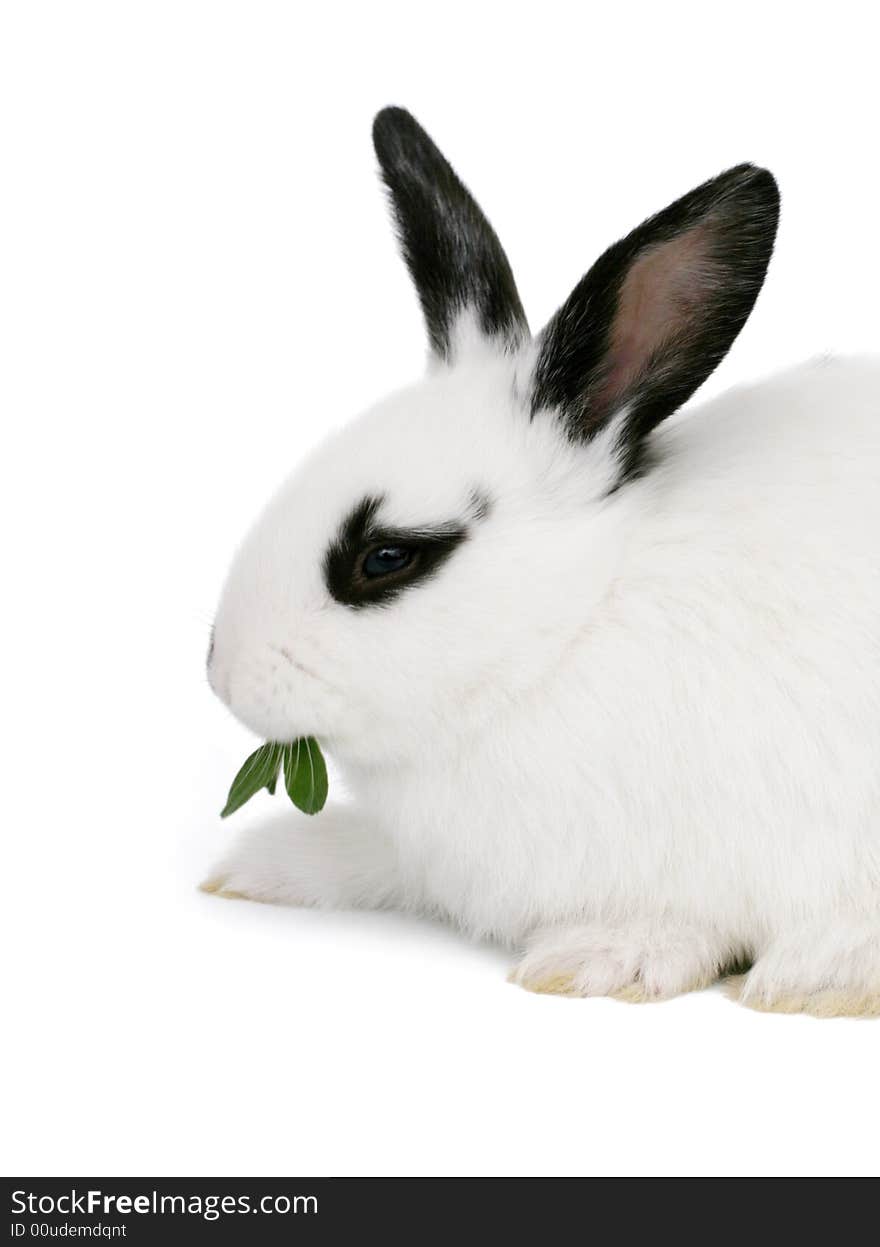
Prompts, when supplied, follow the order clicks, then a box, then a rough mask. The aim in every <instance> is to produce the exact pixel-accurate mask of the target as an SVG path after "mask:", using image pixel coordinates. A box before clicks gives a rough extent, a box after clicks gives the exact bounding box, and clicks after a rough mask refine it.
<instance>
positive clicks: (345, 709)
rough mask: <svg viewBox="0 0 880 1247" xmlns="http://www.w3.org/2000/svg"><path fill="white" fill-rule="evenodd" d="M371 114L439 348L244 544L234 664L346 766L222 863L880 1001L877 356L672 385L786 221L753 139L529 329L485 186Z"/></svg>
mask: <svg viewBox="0 0 880 1247" xmlns="http://www.w3.org/2000/svg"><path fill="white" fill-rule="evenodd" d="M376 146H377V151H378V153H379V157H380V162H381V163H382V168H383V172H384V174H385V177H386V181H387V183H388V186H389V189H390V190H391V192H392V198H393V201H394V204H395V208H396V211H397V215H398V224H399V226H400V230H401V237H402V242H403V246H404V251H405V254H406V258H407V261H408V263H409V266H410V269H411V271H412V273H413V276H414V278H415V280H416V285H417V288H418V291H419V295H420V298H421V302H422V307H423V310H424V312H425V317H426V320H427V324H428V329H429V335H430V339H431V343H432V347H433V352H434V356H435V366H434V368H433V369H432V371H431V374H430V376H429V378H428V379H427V380H426V381H424V382H422V383H420V384H419V385H418V386H415V387H413V388H412V389H410V390H408V391H404V392H402V393H400V394H398V395H395V396H393V397H392V398H391V399H389V400H387V401H386V402H385V403H383V404H381V405H380V406H379V407H377V408H375V409H374V410H373V411H371V412H370V413H368V414H367V415H366V416H365V417H363V418H362V419H361V420H360V421H358V422H356V423H355V424H354V425H353V426H351V427H350V428H349V429H348V430H346V431H345V432H344V433H343V434H341V435H340V436H339V437H338V438H336V439H334V440H332V441H330V442H329V443H327V444H326V445H325V447H323V448H322V449H320V450H319V451H318V452H317V453H316V454H315V455H313V456H312V458H311V459H310V460H309V461H308V462H307V463H306V464H305V465H304V466H303V467H302V468H301V469H300V470H299V471H298V472H297V473H296V475H295V476H294V477H293V478H292V480H291V481H290V482H288V484H287V485H286V486H285V487H284V488H283V489H282V491H281V492H280V493H279V495H278V496H277V498H276V499H275V501H274V502H273V503H272V504H271V505H270V507H269V508H268V510H267V511H266V512H265V514H264V515H263V517H262V519H261V520H260V521H259V523H258V524H257V526H256V527H255V529H254V531H253V532H252V534H251V536H250V537H249V539H248V540H247V542H246V543H245V545H244V546H243V547H242V549H241V551H240V552H239V554H238V556H237V558H236V561H235V563H234V565H233V569H232V572H231V573H230V577H229V581H228V583H227V586H226V589H225V590H224V594H223V599H222V601H221V605H220V609H219V611H218V615H217V621H216V628H215V644H214V646H213V650H212V656H211V658H210V660H209V676H210V679H211V683H212V684H213V686H214V688H215V689H216V690H217V692H218V693H219V694H220V695H221V696H222V697H223V699H224V700H225V701H226V702H227V703H228V704H229V705H230V707H231V708H232V710H233V711H234V712H235V713H236V714H237V715H238V717H239V718H241V719H242V720H243V721H244V722H245V723H247V724H248V725H249V726H250V727H252V728H253V729H254V730H255V731H256V732H258V733H259V734H260V735H262V736H264V737H265V738H267V739H276V740H289V739H292V738H295V737H297V736H300V735H306V734H314V735H316V736H318V738H319V739H320V740H321V741H322V743H323V744H325V745H326V746H327V748H328V750H329V751H330V753H331V755H332V756H333V757H334V758H335V760H336V761H337V763H338V765H339V768H340V770H341V772H342V774H343V776H344V777H345V779H346V781H347V787H348V788H349V789H350V792H351V796H352V802H351V804H350V805H340V806H337V807H336V808H333V807H331V808H330V809H329V810H327V811H325V812H324V813H322V814H321V815H320V816H319V818H318V819H317V820H315V821H314V822H310V821H309V820H305V819H299V820H298V819H297V818H296V817H294V816H288V817H286V818H284V819H282V820H280V821H276V822H275V823H274V824H273V825H271V826H269V827H265V828H262V829H259V830H258V831H257V832H255V833H253V834H251V835H249V836H247V837H246V838H245V839H244V840H243V841H242V842H241V843H240V844H239V845H238V846H237V847H236V848H235V849H234V850H233V852H232V854H231V855H230V856H229V857H228V858H227V859H226V860H225V861H224V862H223V863H222V864H221V865H220V867H218V869H217V871H216V872H215V874H214V876H213V877H212V879H211V880H210V881H209V883H208V885H206V886H207V887H208V888H209V890H213V891H220V892H222V893H224V894H233V895H244V896H250V897H253V898H255V899H260V900H275V901H280V902H288V903H298V904H313V905H328V906H333V905H361V906H371V907H380V906H393V907H396V908H402V909H407V910H411V911H417V912H424V913H434V914H440V915H442V916H444V917H446V918H448V919H450V920H451V921H453V922H455V923H456V924H457V925H458V926H460V927H461V928H463V929H464V930H466V931H468V932H470V933H471V934H473V935H475V936H479V937H490V938H493V939H497V940H500V941H502V942H504V943H506V944H509V945H511V946H514V947H522V946H525V953H524V956H523V958H522V959H521V961H520V963H519V965H518V967H517V970H516V972H515V978H516V979H517V981H519V982H521V983H523V984H524V985H526V986H529V987H532V988H534V989H535V990H546V991H555V992H563V993H568V994H576V995H595V994H624V995H627V996H629V997H630V998H641V999H657V998H662V997H665V996H668V995H671V994H673V993H675V992H679V991H684V990H687V989H689V988H692V987H695V986H699V985H702V984H705V983H708V982H711V981H713V980H714V979H716V978H717V977H718V976H719V975H720V974H721V973H723V972H724V971H725V970H726V969H728V968H729V967H730V966H732V965H734V964H738V963H745V962H747V961H753V962H754V966H753V968H752V969H751V971H750V973H749V975H748V977H747V979H746V980H745V987H744V991H743V998H744V999H745V1000H747V1002H749V1003H752V1004H755V1005H756V1006H758V1007H766V1008H779V1009H794V1008H801V1009H806V1010H808V1011H812V1012H816V1013H842V1012H846V1013H869V1012H878V1011H880V748H878V746H880V549H878V546H880V361H871V360H841V361H829V360H825V361H818V362H816V363H812V364H809V365H806V366H804V367H802V368H798V369H794V370H792V371H791V372H788V373H786V374H784V375H781V376H779V377H777V378H775V379H772V380H770V381H767V382H764V383H762V384H760V385H755V386H752V387H745V388H742V389H738V390H734V391H731V392H730V393H728V394H726V395H724V396H723V397H721V398H719V399H716V400H714V401H712V402H710V403H707V404H704V405H703V406H700V407H695V408H694V409H693V410H691V411H689V412H686V413H683V414H682V415H681V416H678V417H676V418H675V419H673V420H668V422H666V423H663V421H664V420H665V419H666V418H667V417H669V416H671V415H672V414H673V413H674V412H675V411H676V410H677V408H678V407H679V406H680V405H681V404H682V403H683V402H685V401H686V399H687V398H688V397H689V395H690V394H691V393H692V392H693V391H694V389H695V388H696V387H697V386H698V385H699V384H700V383H701V382H702V380H704V379H705V377H706V376H708V375H709V373H710V372H711V371H712V368H713V367H714V366H715V364H717V362H718V360H719V359H720V358H721V357H722V356H723V354H724V353H725V352H726V350H727V349H728V347H729V346H730V344H731V342H732V341H733V339H734V338H735V336H736V334H737V332H738V331H739V329H740V327H741V326H742V324H743V323H744V321H745V319H746V317H747V315H748V313H749V311H750V309H751V306H752V303H753V302H754V299H755V297H756V295H757V293H758V290H759V289H760V286H761V283H762V281H763V277H764V271H765V269H766V265H767V262H768V260H769V257H770V251H771V248H772V241H773V235H774V233H775V226H776V210H777V202H778V199H777V194H776V188H775V183H774V182H773V180H772V178H771V177H770V175H769V174H767V173H766V172H764V171H762V170H757V169H754V168H752V167H751V166H741V167H739V168H737V169H734V170H731V171H729V172H728V173H726V174H723V175H722V176H721V177H720V178H717V179H715V180H714V181H713V182H710V183H706V184H705V185H704V186H702V187H699V188H698V189H697V190H696V191H694V192H692V193H691V194H690V195H688V196H685V197H684V198H683V199H682V200H680V201H678V202H677V203H676V204H674V205H672V206H671V207H670V208H669V209H667V210H666V211H665V212H664V213H661V214H658V216H656V217H653V218H650V219H649V220H648V221H647V222H645V224H644V225H642V226H640V227H639V228H638V229H637V230H635V231H633V233H632V234H630V235H629V236H628V237H627V238H626V239H624V240H623V241H622V242H620V243H618V244H616V245H615V246H614V247H612V248H611V249H610V250H609V251H608V252H606V254H605V255H604V256H603V257H602V258H601V259H600V260H599V261H598V262H597V264H596V265H595V266H594V268H593V269H591V270H590V272H589V273H588V274H587V276H586V277H585V278H584V279H583V280H582V282H581V283H579V285H578V286H577V287H576V288H575V291H574V292H573V294H572V295H571V296H570V298H569V300H568V301H567V302H566V303H565V304H564V305H563V307H562V308H561V309H560V311H559V312H558V313H557V315H556V317H554V318H553V320H552V321H551V322H550V324H549V325H548V326H547V327H546V329H545V330H544V332H543V333H542V334H541V335H540V336H539V337H538V338H536V339H531V337H530V335H529V332H528V326H527V325H526V323H525V317H524V314H523V312H522V308H521V305H520V304H519V299H518V295H517V293H516V288H515V286H514V285H513V279H512V276H511V274H510V270H509V266H508V265H507V261H506V259H505V257H504V254H503V252H502V251H501V249H500V244H498V240H497V239H496V238H495V235H494V233H493V232H492V230H491V227H490V226H489V225H488V222H486V220H485V218H484V217H483V216H482V214H481V213H480V211H479V209H478V208H477V206H476V204H475V203H474V201H473V200H472V199H471V197H470V195H469V193H468V192H467V191H466V190H465V188H464V187H463V186H462V185H461V183H460V182H458V180H457V178H456V177H455V174H454V173H453V172H452V170H451V169H450V167H449V166H448V164H446V162H445V161H444V160H443V157H442V156H441V155H440V153H439V152H438V151H437V149H436V148H435V147H434V146H433V144H432V143H431V142H430V140H429V139H428V138H427V136H426V135H425V134H424V132H423V131H421V130H420V128H419V127H418V126H417V125H416V123H415V122H414V121H413V120H412V118H410V117H409V116H408V114H405V113H402V112H401V111H400V110H388V111H386V112H385V113H383V114H380V117H379V118H378V119H377V125H376Z"/></svg>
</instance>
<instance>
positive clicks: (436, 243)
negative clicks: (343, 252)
mask: <svg viewBox="0 0 880 1247" xmlns="http://www.w3.org/2000/svg"><path fill="white" fill-rule="evenodd" d="M373 144H374V146H375V148H376V155H377V156H378V158H379V164H380V166H381V169H382V176H383V178H384V180H385V185H386V186H387V188H388V191H389V193H390V195H391V202H392V205H393V208H394V216H395V218H396V221H397V228H398V231H399V235H400V242H401V247H402V249H403V255H404V258H405V260H406V263H407V266H408V268H409V271H410V274H411V276H412V279H413V281H414V282H415V286H416V290H417V292H418V296H419V300H420V301H421V304H422V310H423V312H424V314H425V321H426V322H427V326H428V335H429V337H430V340H431V347H432V349H433V351H434V353H435V354H436V355H438V356H439V357H440V358H441V359H444V360H449V359H450V357H451V354H452V350H453V347H454V342H453V330H454V328H455V323H456V319H457V318H458V317H459V316H460V315H461V314H462V313H470V314H471V315H473V316H474V317H475V319H476V322H477V324H478V325H479V327H480V328H481V329H482V331H483V332H484V333H486V334H488V335H490V336H494V337H497V338H499V339H500V340H501V342H502V344H503V345H504V346H505V347H506V348H509V349H512V348H514V347H516V346H517V345H518V344H519V343H520V341H522V339H523V338H524V337H526V336H527V335H528V324H527V322H526V318H525V314H524V312H523V309H522V304H521V303H520V301H519V295H518V294H517V290H516V285H515V283H514V280H513V274H512V273H511V271H510V265H509V264H508V262H507V256H506V255H505V254H504V251H503V250H502V247H501V243H500V242H499V241H498V238H497V236H496V234H495V231H494V230H493V229H492V226H491V225H490V224H489V222H488V221H487V220H486V218H485V216H484V215H483V213H482V211H481V209H480V207H479V204H477V202H476V200H475V199H474V198H473V196H472V195H471V193H470V191H468V189H467V187H465V186H464V185H463V183H462V182H460V181H459V179H458V177H457V176H456V174H455V172H454V170H453V168H452V166H451V165H450V164H449V162H448V161H447V160H446V158H445V157H444V156H443V154H442V153H441V152H440V151H439V150H438V148H437V147H436V146H435V145H434V143H433V142H432V141H431V139H430V138H429V137H428V135H427V134H426V133H425V131H424V130H423V129H422V127H421V126H420V125H419V123H418V122H417V121H416V120H415V118H414V117H412V116H411V115H410V114H409V113H408V112H407V111H406V110H405V109H403V108H385V109H383V110H382V112H380V113H379V115H378V116H377V117H376V120H375V122H374V123H373Z"/></svg>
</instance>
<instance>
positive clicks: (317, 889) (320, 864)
mask: <svg viewBox="0 0 880 1247" xmlns="http://www.w3.org/2000/svg"><path fill="white" fill-rule="evenodd" d="M318 817H319V819H320V821H318V820H315V821H312V820H309V821H305V820H303V819H300V818H297V817H296V816H290V815H287V816H285V817H283V818H280V819H276V820H275V821H274V822H271V823H268V824H265V825H263V826H261V827H257V828H255V829H254V830H253V831H250V832H247V833H246V834H245V835H244V836H243V837H242V838H241V839H240V840H239V841H238V843H237V844H236V845H235V846H234V848H233V849H232V851H231V852H230V853H229V854H228V855H227V856H226V857H224V858H223V859H222V860H221V861H220V862H218V864H217V865H216V866H215V867H214V869H213V870H212V871H211V873H210V874H209V875H208V877H207V879H206V880H205V881H204V883H202V884H201V885H200V886H201V889H202V891H203V892H213V893H214V894H215V895H217V896H225V897H231V898H234V899H242V900H249V901H262V902H263V903H264V904H267V905H315V906H322V907H326V908H337V909H348V908H361V909H379V908H382V907H384V906H390V905H394V904H395V903H397V901H398V899H399V893H400V890H399V884H398V877H397V862H396V857H395V855H394V853H393V852H392V850H391V848H390V846H389V844H388V843H387V841H386V840H385V839H384V837H382V836H381V835H380V834H379V833H378V832H375V831H372V830H371V829H370V827H368V826H366V825H365V824H363V823H362V822H361V821H360V820H359V819H358V817H357V815H356V814H355V813H353V812H350V811H348V810H347V809H330V810H327V811H325V812H324V813H322V814H320V815H319V816H318Z"/></svg>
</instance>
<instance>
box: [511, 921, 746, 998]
mask: <svg viewBox="0 0 880 1247" xmlns="http://www.w3.org/2000/svg"><path fill="white" fill-rule="evenodd" d="M724 960H725V958H724V956H723V954H722V952H721V950H720V949H719V948H718V947H717V945H716V943H715V941H713V940H712V939H710V938H707V936H706V935H705V934H704V933H702V932H700V931H698V930H696V929H693V928H690V927H676V926H668V927H654V926H650V925H648V924H644V925H642V924H635V925H633V926H632V927H627V928H614V927H611V928H609V927H600V926H580V927H552V928H545V929H543V930H541V931H539V932H538V933H537V934H536V935H535V936H533V937H532V939H531V940H530V942H529V944H528V947H527V949H526V952H525V954H524V955H523V957H522V960H521V961H520V962H519V964H518V965H517V966H516V967H515V969H514V970H513V973H512V974H511V975H510V979H511V982H513V983H517V984H519V986H520V987H525V988H526V989H527V990H528V991H532V992H539V993H542V994H551V995H555V996H614V997H616V998H617V999H619V1000H626V1001H629V1002H631V1003H635V1002H642V1001H652V1000H666V999H668V998H669V997H670V996H678V995H680V994H681V993H683V992H689V991H697V990H699V989H700V988H703V987H707V986H708V985H709V984H710V983H713V982H714V981H715V980H716V979H717V978H718V976H719V973H720V968H721V965H722V964H723V962H724Z"/></svg>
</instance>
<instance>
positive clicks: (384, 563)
mask: <svg viewBox="0 0 880 1247" xmlns="http://www.w3.org/2000/svg"><path fill="white" fill-rule="evenodd" d="M415 553H416V552H415V550H414V549H413V547H412V546H376V548H375V549H374V550H370V551H369V552H368V553H367V555H366V557H365V558H364V563H363V570H364V575H365V576H369V577H370V578H374V577H376V576H390V575H391V574H392V573H393V572H402V571H403V570H404V568H406V567H409V565H410V563H411V562H412V561H413V559H414V558H415Z"/></svg>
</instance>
